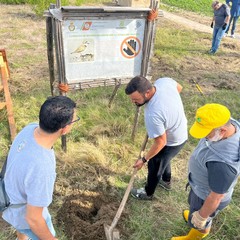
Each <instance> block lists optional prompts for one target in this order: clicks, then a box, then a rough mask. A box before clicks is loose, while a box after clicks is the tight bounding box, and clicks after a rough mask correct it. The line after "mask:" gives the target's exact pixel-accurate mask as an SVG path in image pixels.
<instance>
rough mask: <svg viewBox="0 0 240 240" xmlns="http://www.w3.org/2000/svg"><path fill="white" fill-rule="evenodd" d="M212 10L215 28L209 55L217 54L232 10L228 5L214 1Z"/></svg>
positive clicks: (212, 24)
mask: <svg viewBox="0 0 240 240" xmlns="http://www.w3.org/2000/svg"><path fill="white" fill-rule="evenodd" d="M212 8H213V11H214V16H213V20H212V23H211V28H213V39H212V47H211V49H210V50H209V52H208V53H209V54H215V53H216V52H217V50H218V48H219V46H220V43H221V40H222V38H223V36H224V34H225V31H226V30H227V28H228V25H229V20H230V9H229V7H228V5H227V4H224V3H220V2H219V1H213V2H212Z"/></svg>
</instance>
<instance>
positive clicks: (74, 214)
mask: <svg viewBox="0 0 240 240" xmlns="http://www.w3.org/2000/svg"><path fill="white" fill-rule="evenodd" d="M118 206H119V202H116V200H115V201H114V199H109V196H106V195H104V194H103V193H98V192H86V191H85V192H83V193H81V194H77V195H71V196H69V197H67V198H66V200H65V202H64V203H63V205H62V207H61V208H60V209H59V211H58V213H57V219H58V223H59V225H61V226H62V227H63V229H64V230H65V234H66V236H67V237H68V238H69V239H72V240H78V239H81V240H90V239H92V240H93V239H98V240H101V239H104V240H105V239H106V237H105V232H104V227H103V224H104V223H107V224H109V225H110V224H111V222H112V220H113V218H114V216H115V214H116V211H117V209H118ZM118 229H119V227H118Z"/></svg>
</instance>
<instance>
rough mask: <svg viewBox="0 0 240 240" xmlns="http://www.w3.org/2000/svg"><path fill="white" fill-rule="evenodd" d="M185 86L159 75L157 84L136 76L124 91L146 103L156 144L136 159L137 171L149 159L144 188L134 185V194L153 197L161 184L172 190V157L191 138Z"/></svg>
mask: <svg viewBox="0 0 240 240" xmlns="http://www.w3.org/2000/svg"><path fill="white" fill-rule="evenodd" d="M181 90H182V86H181V85H180V84H179V83H177V82H176V81H175V80H173V79H171V78H167V77H165V78H159V79H158V80H157V81H156V82H155V84H154V86H153V85H152V83H151V82H150V81H149V80H147V79H146V78H145V77H142V76H136V77H134V78H133V79H132V80H131V81H130V82H129V83H128V85H127V86H126V89H125V93H126V94H127V95H129V97H130V99H131V100H132V102H133V103H135V104H136V105H137V106H142V105H145V110H144V118H145V126H146V129H147V133H148V136H149V138H152V139H153V144H152V146H151V147H150V149H149V151H148V152H147V153H146V155H145V156H144V157H143V158H141V159H137V161H136V163H135V165H134V167H135V168H137V169H138V170H139V169H141V168H142V166H143V165H144V164H145V163H147V162H148V178H147V184H146V186H145V188H140V189H135V188H133V189H132V191H131V194H132V196H133V197H135V198H137V199H142V200H152V198H153V194H154V192H155V189H156V187H157V185H158V183H159V184H160V186H161V187H163V188H165V189H166V190H170V189H171V166H170V161H171V159H172V158H173V157H174V156H176V155H177V154H178V152H179V151H180V150H181V149H182V148H183V146H184V144H185V142H186V141H187V138H188V133H187V119H186V116H185V113H184V108H183V104H182V100H181V97H180V94H179V93H180V92H181Z"/></svg>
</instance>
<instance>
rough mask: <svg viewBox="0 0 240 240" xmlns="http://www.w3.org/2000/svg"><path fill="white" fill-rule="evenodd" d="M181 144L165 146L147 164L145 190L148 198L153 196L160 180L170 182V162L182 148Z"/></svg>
mask: <svg viewBox="0 0 240 240" xmlns="http://www.w3.org/2000/svg"><path fill="white" fill-rule="evenodd" d="M185 143H186V142H184V143H182V144H181V145H178V146H165V147H164V148H163V149H162V150H161V151H160V152H159V153H158V154H157V155H155V156H154V157H153V158H151V159H150V160H149V162H148V177H147V184H146V186H145V190H146V193H147V195H148V196H150V195H153V194H154V192H155V189H156V187H157V184H158V182H159V181H160V180H161V179H162V180H163V181H165V182H170V181H171V165H170V161H171V159H173V158H174V157H175V156H176V155H177V154H178V153H179V151H180V150H181V149H182V148H183V146H184V144H185Z"/></svg>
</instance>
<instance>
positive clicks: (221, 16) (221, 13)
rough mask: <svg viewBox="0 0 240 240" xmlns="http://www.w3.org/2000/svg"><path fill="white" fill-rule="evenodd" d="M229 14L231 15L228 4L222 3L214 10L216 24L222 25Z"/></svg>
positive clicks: (217, 25)
mask: <svg viewBox="0 0 240 240" xmlns="http://www.w3.org/2000/svg"><path fill="white" fill-rule="evenodd" d="M227 16H230V9H229V7H228V6H227V5H226V4H222V6H221V7H220V8H219V9H217V10H214V18H215V26H216V27H222V25H223V24H224V21H225V18H226V17H227Z"/></svg>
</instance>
